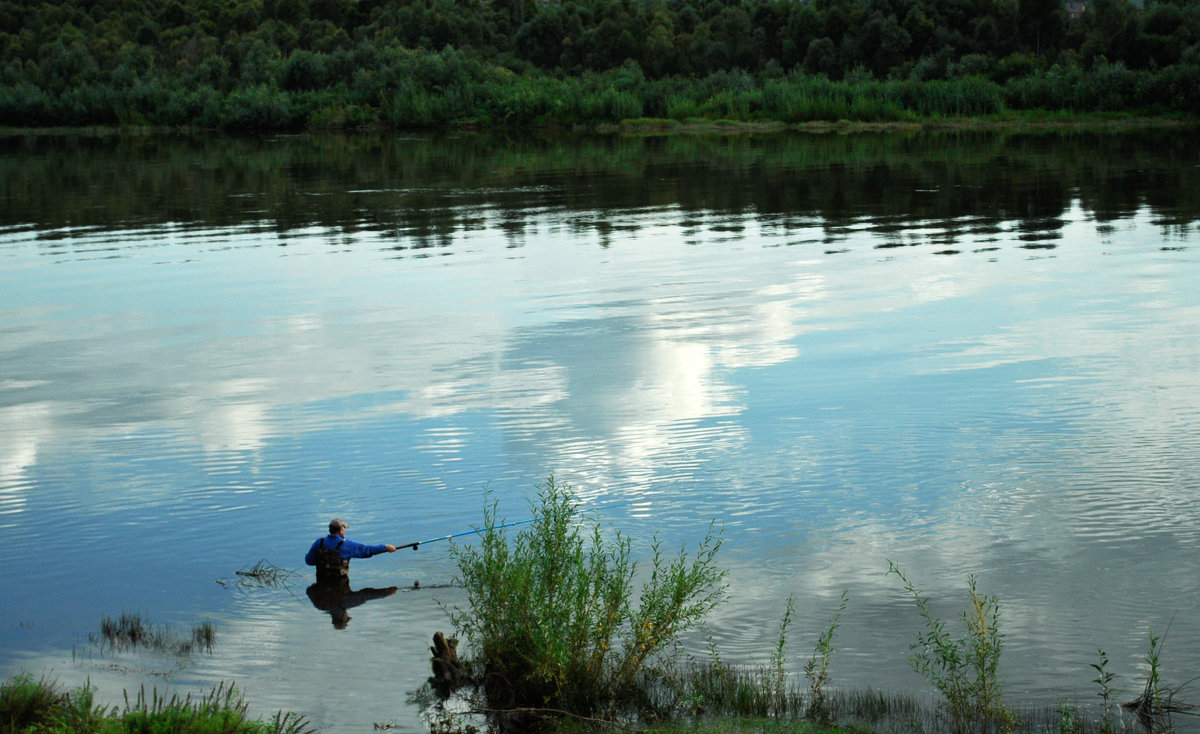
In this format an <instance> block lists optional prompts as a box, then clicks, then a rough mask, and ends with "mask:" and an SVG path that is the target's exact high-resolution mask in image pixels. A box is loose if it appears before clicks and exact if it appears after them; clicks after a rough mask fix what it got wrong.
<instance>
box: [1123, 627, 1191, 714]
mask: <svg viewBox="0 0 1200 734" xmlns="http://www.w3.org/2000/svg"><path fill="white" fill-rule="evenodd" d="M1148 635H1149V637H1150V648H1149V650H1148V651H1147V652H1146V667H1147V672H1146V682H1145V683H1144V684H1143V686H1142V692H1141V694H1140V695H1139V696H1138V697H1137V698H1135V699H1133V700H1132V701H1128V702H1126V703H1123V704H1121V707H1122V708H1124V709H1126V710H1128V711H1130V712H1131V713H1133V714H1134V715H1135V716H1136V717H1137V720H1138V722H1139V723H1141V724H1142V726H1144V727H1145V728H1146V730H1147V731H1149V732H1156V731H1171V730H1172V729H1173V724H1172V718H1173V717H1174V715H1176V714H1185V715H1191V716H1195V715H1197V713H1196V712H1197V709H1198V708H1200V707H1198V706H1197V705H1196V704H1193V703H1188V702H1187V701H1185V700H1183V699H1182V698H1180V694H1181V693H1182V692H1183V691H1184V690H1185V689H1187V688H1188V686H1190V685H1191V684H1192V683H1195V682H1196V681H1197V680H1200V678H1192V679H1190V680H1188V681H1185V682H1184V683H1182V684H1181V685H1178V686H1168V685H1166V684H1164V683H1163V682H1162V676H1161V666H1160V661H1159V657H1160V655H1161V654H1162V644H1163V639H1164V637H1165V635H1162V636H1160V635H1157V634H1155V633H1154V630H1150V631H1149V633H1148Z"/></svg>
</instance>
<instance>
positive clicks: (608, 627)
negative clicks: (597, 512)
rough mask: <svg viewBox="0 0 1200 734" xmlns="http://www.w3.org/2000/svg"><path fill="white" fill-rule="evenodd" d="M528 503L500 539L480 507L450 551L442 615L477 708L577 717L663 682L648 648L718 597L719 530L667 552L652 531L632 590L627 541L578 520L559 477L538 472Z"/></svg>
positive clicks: (666, 641)
mask: <svg viewBox="0 0 1200 734" xmlns="http://www.w3.org/2000/svg"><path fill="white" fill-rule="evenodd" d="M532 510H533V515H534V517H535V518H537V519H536V520H535V521H534V522H533V523H532V524H530V525H528V526H527V527H526V529H524V530H522V531H520V532H519V533H517V534H516V536H515V537H513V538H509V537H508V536H507V535H506V533H505V532H504V531H503V529H501V528H498V527H497V526H498V525H501V524H502V523H501V522H500V520H499V518H498V517H497V511H496V506H495V504H494V503H493V504H492V505H490V506H488V507H485V511H484V513H485V523H484V528H483V529H482V530H481V531H480V535H481V542H479V543H477V544H474V543H473V544H470V545H456V546H454V547H453V549H452V551H451V553H452V555H453V557H454V560H455V561H456V563H457V566H458V574H457V578H456V581H457V582H458V583H460V584H461V585H462V586H463V588H464V589H465V592H466V599H467V606H466V608H458V607H455V608H453V609H448V610H447V611H448V613H449V614H450V618H451V621H452V622H453V624H454V625H455V627H456V628H457V629H458V631H459V636H460V638H462V639H465V640H467V641H468V643H469V645H470V648H471V649H470V654H469V656H468V657H469V658H470V659H471V661H472V662H473V663H474V666H475V668H476V670H477V672H478V674H479V675H480V676H481V678H482V690H483V692H484V694H485V695H486V698H487V701H488V704H489V706H490V707H491V708H494V709H496V708H509V709H511V708H520V707H542V708H553V709H558V710H561V711H567V712H572V713H577V714H591V713H594V712H599V711H605V712H615V711H618V710H621V709H625V708H628V707H630V706H632V705H633V703H632V702H633V701H634V700H635V699H637V698H638V697H639V695H640V694H641V692H642V691H645V690H646V689H647V687H648V683H647V682H648V681H649V680H651V679H656V678H657V679H660V680H662V679H665V677H666V673H665V671H658V672H657V674H656V670H655V666H654V664H653V661H654V659H655V657H656V655H657V654H658V653H660V652H661V651H662V650H663V649H664V648H666V647H667V646H669V645H670V644H671V643H672V642H673V641H674V640H675V639H676V637H677V636H678V635H679V634H680V633H681V632H684V631H685V630H687V629H689V628H690V627H692V626H693V625H695V624H696V623H697V622H699V621H701V620H702V619H703V618H704V616H705V615H706V614H707V613H708V612H709V611H711V610H712V609H713V608H714V607H715V606H716V605H717V604H719V603H720V602H721V600H722V598H723V596H724V593H725V585H724V583H723V581H724V577H725V572H724V571H723V570H721V569H720V568H718V567H717V565H716V562H715V556H716V554H717V551H718V550H719V549H720V547H721V538H720V533H719V531H718V530H717V528H716V526H715V525H710V526H709V528H708V532H707V533H706V535H705V536H704V539H703V540H702V541H701V542H700V543H699V545H698V547H697V548H696V549H695V550H694V551H693V552H692V553H691V554H689V553H688V552H687V551H686V550H684V549H681V550H680V552H679V554H678V555H677V556H674V557H669V556H668V555H667V554H666V552H665V550H664V547H663V543H662V541H661V540H660V539H658V538H657V537H656V538H655V539H654V540H653V541H652V543H651V554H652V560H651V561H650V567H649V568H650V570H649V574H648V577H647V578H646V580H645V581H644V583H642V585H641V587H640V589H638V590H636V591H635V588H634V579H635V577H636V575H637V572H638V564H637V563H636V562H635V561H634V560H633V559H632V547H631V542H630V539H629V538H628V537H626V536H623V535H621V534H620V533H616V534H615V535H612V536H607V535H605V534H604V533H603V532H602V531H601V529H600V527H599V525H598V524H596V523H589V522H586V521H584V520H583V519H582V518H581V517H580V515H579V511H578V508H577V504H576V501H575V498H574V494H573V492H572V491H571V488H570V486H569V485H568V484H566V483H564V482H561V481H559V480H557V479H556V478H555V477H554V476H553V475H551V476H550V477H548V478H547V479H546V480H545V481H544V482H543V483H542V484H541V485H540V486H539V494H538V499H537V501H536V502H535V503H532ZM589 525H590V532H585V529H586V528H587V527H588V526H589Z"/></svg>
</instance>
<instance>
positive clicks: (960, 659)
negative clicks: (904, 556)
mask: <svg viewBox="0 0 1200 734" xmlns="http://www.w3.org/2000/svg"><path fill="white" fill-rule="evenodd" d="M888 573H889V574H892V573H894V574H896V575H897V576H899V577H900V580H901V581H903V582H904V589H905V590H906V591H907V592H908V593H910V594H912V597H913V601H915V602H916V604H917V609H918V610H919V611H920V613H921V618H922V619H924V620H925V631H924V632H922V633H920V634H918V635H917V639H916V641H915V642H914V643H913V644H912V650H913V654H912V657H911V658H910V660H911V662H912V666H913V669H914V670H916V671H917V672H918V673H920V674H921V675H923V676H925V679H926V680H928V681H929V682H930V683H932V684H933V686H934V687H935V688H937V689H938V691H939V692H941V694H942V695H943V696H945V699H946V701H945V704H946V709H947V712H948V713H949V714H950V719H951V722H952V724H953V726H954V728H955V730H957V731H971V730H974V729H977V728H978V727H977V725H978V724H980V723H983V722H988V723H996V722H1004V721H1005V720H1007V719H1009V718H1010V714H1009V712H1008V710H1007V709H1006V708H1005V707H1004V703H1003V696H1002V694H1003V687H1002V686H1001V683H1000V679H999V677H998V676H997V669H998V667H999V665H1000V651H1001V649H1002V648H1003V643H1004V635H1003V634H1001V632H1000V600H999V599H998V598H996V597H995V596H980V595H979V593H978V592H977V591H976V590H975V577H974V576H969V577H968V580H967V589H968V592H969V595H970V601H971V605H970V607H969V608H968V609H967V610H966V611H964V612H963V613H962V619H963V623H964V624H965V625H966V628H967V634H966V635H965V636H964V637H960V638H955V637H954V636H952V635H951V634H950V632H949V631H947V630H946V625H945V623H944V622H942V620H941V619H940V618H938V617H937V616H935V615H934V613H933V610H932V608H931V607H930V604H929V599H928V597H926V596H924V595H923V594H922V593H921V592H920V591H919V590H918V589H917V588H916V587H915V586H913V584H912V582H911V581H909V580H908V579H907V578H905V576H904V573H903V572H902V571H901V570H900V567H899V566H897V565H896V564H895V563H892V562H890V561H889V562H888Z"/></svg>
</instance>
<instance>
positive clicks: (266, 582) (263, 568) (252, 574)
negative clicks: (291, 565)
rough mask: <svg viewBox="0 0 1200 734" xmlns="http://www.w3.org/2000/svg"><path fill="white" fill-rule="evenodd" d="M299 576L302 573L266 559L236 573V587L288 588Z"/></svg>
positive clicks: (220, 580) (220, 581) (222, 582)
mask: <svg viewBox="0 0 1200 734" xmlns="http://www.w3.org/2000/svg"><path fill="white" fill-rule="evenodd" d="M299 574H300V572H299V571H298V570H296V569H291V570H289V569H286V568H283V567H281V566H276V565H275V564H273V563H271V562H270V561H268V560H267V559H265V558H264V559H262V560H260V561H259V562H258V563H255V564H254V565H253V566H250V567H249V568H242V569H239V570H237V571H234V575H236V576H237V581H236V582H235V583H234V585H235V586H239V587H243V588H246V587H249V588H254V589H277V588H286V587H287V585H288V581H289V580H290V579H291V578H292V577H293V576H298V575H299ZM217 583H218V584H220V585H221V586H229V585H230V584H229V581H228V580H226V579H217Z"/></svg>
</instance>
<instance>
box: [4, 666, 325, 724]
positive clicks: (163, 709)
mask: <svg viewBox="0 0 1200 734" xmlns="http://www.w3.org/2000/svg"><path fill="white" fill-rule="evenodd" d="M246 712H247V705H246V703H245V701H244V700H243V699H242V697H241V694H240V693H239V692H238V691H237V689H236V688H234V687H233V686H226V685H224V684H222V685H220V686H218V687H216V688H214V689H213V690H212V691H211V692H209V693H208V694H207V695H205V696H203V697H200V698H192V697H191V696H186V697H183V698H180V697H179V696H171V697H165V696H161V695H159V694H158V692H157V691H152V692H150V693H149V694H147V693H146V691H145V690H142V691H140V692H139V693H138V695H137V696H136V697H135V698H133V699H132V700H130V699H129V698H128V696H127V697H126V701H125V705H124V707H123V708H119V707H115V706H105V705H103V704H98V703H96V701H95V697H94V691H93V690H92V689H91V688H88V687H82V688H78V689H75V690H73V691H64V690H62V689H61V688H60V687H59V685H58V684H57V683H55V682H53V681H50V680H47V679H45V678H42V679H40V680H37V679H34V678H33V677H32V676H30V675H27V674H22V675H16V676H13V677H12V678H9V679H8V680H7V681H5V682H4V683H3V684H0V734H34V733H35V732H36V734H118V733H128V734H312V733H313V732H315V731H316V729H314V728H313V727H312V726H310V725H309V724H308V721H307V719H305V717H304V716H302V715H300V714H297V713H293V712H283V711H280V712H279V713H277V714H275V716H274V717H272V718H271V719H268V720H259V719H251V718H250V717H249V716H248V715H247V713H246Z"/></svg>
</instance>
